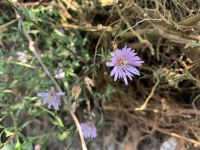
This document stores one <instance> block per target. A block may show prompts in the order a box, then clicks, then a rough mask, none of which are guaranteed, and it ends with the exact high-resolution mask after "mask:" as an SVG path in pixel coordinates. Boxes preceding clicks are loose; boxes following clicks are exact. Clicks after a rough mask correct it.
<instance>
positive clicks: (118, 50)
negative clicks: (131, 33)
mask: <svg viewBox="0 0 200 150" xmlns="http://www.w3.org/2000/svg"><path fill="white" fill-rule="evenodd" d="M121 55H122V51H121V50H120V49H117V50H116V51H115V57H119V56H121Z"/></svg>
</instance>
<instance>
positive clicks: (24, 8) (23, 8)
mask: <svg viewBox="0 0 200 150" xmlns="http://www.w3.org/2000/svg"><path fill="white" fill-rule="evenodd" d="M18 9H19V10H20V11H21V12H22V14H23V15H24V16H26V17H27V18H28V19H31V16H30V14H29V10H28V9H27V8H26V7H24V6H19V7H18Z"/></svg>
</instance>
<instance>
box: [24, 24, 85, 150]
mask: <svg viewBox="0 0 200 150" xmlns="http://www.w3.org/2000/svg"><path fill="white" fill-rule="evenodd" d="M23 31H24V34H25V36H26V38H27V39H28V42H29V50H30V51H31V52H32V53H33V54H34V56H35V57H36V58H37V59H38V61H39V63H40V65H41V66H42V68H43V69H44V71H45V73H46V74H47V75H48V77H49V78H50V79H51V81H52V82H53V84H54V85H55V87H56V89H57V90H58V91H60V92H61V91H62V90H61V88H60V86H59V85H58V83H57V82H56V80H55V79H54V78H53V76H52V75H51V73H50V72H49V70H48V69H47V67H46V65H45V64H44V63H43V61H42V59H41V57H40V55H39V54H38V52H37V51H36V49H35V47H34V42H33V40H32V39H31V37H30V35H29V34H28V33H27V32H26V31H25V29H24V27H23ZM64 103H65V106H66V108H67V110H68V111H69V112H70V115H71V116H72V118H73V120H74V122H75V125H76V128H77V130H78V132H79V136H80V140H81V145H82V150H87V147H86V144H85V140H84V137H83V133H82V130H81V127H80V123H79V121H78V119H77V117H76V115H75V114H74V112H73V111H72V110H71V109H70V107H69V106H68V105H67V103H66V101H64Z"/></svg>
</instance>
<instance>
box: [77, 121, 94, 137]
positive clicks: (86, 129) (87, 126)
mask: <svg viewBox="0 0 200 150" xmlns="http://www.w3.org/2000/svg"><path fill="white" fill-rule="evenodd" d="M81 129H82V132H83V136H84V137H85V138H91V139H92V138H95V137H96V136H97V129H96V127H95V124H94V123H93V122H91V121H87V122H85V123H81Z"/></svg>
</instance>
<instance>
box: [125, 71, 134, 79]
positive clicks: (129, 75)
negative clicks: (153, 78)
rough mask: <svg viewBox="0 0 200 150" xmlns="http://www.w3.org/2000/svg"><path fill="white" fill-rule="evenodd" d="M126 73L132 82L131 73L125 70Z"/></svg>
mask: <svg viewBox="0 0 200 150" xmlns="http://www.w3.org/2000/svg"><path fill="white" fill-rule="evenodd" d="M124 72H125V73H126V75H127V76H128V78H129V79H130V80H132V77H133V75H132V74H131V73H130V72H129V71H127V70H126V69H124Z"/></svg>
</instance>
